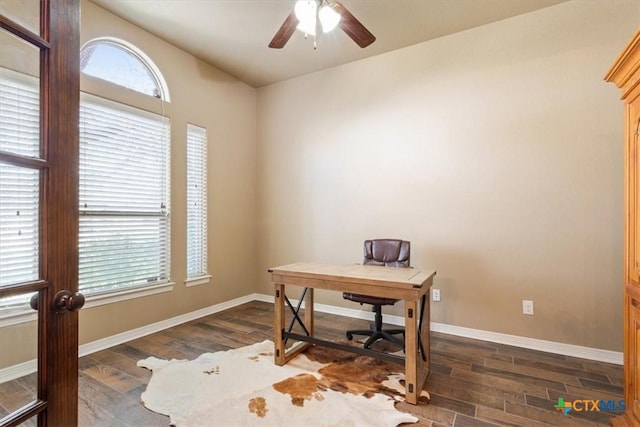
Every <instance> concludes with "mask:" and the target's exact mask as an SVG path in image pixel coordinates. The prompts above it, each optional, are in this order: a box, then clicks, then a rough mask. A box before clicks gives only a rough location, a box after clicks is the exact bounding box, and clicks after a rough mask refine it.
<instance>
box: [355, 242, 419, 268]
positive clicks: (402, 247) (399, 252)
mask: <svg viewBox="0 0 640 427" xmlns="http://www.w3.org/2000/svg"><path fill="white" fill-rule="evenodd" d="M410 255H411V242H408V241H406V240H398V239H372V240H365V241H364V261H362V263H363V264H369V265H383V266H385V267H409V266H410V265H411V264H410Z"/></svg>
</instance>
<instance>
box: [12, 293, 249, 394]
mask: <svg viewBox="0 0 640 427" xmlns="http://www.w3.org/2000/svg"><path fill="white" fill-rule="evenodd" d="M256 299H257V298H256V297H255V294H250V295H245V296H244V297H240V298H235V299H232V300H230V301H225V302H222V303H220V304H215V305H212V306H209V307H205V308H203V309H200V310H196V311H192V312H191V313H186V314H182V315H180V316H176V317H172V318H170V319H165V320H161V321H160V322H156V323H152V324H150V325H146V326H142V327H140V328H136V329H132V330H130V331H127V332H123V333H120V334H116V335H112V336H110V337H107V338H103V339H99V340H97V341H92V342H90V343H87V344H82V345H81V346H80V347H79V348H78V355H79V356H80V357H82V356H86V355H88V354H91V353H95V352H97V351H100V350H105V349H107V348H110V347H114V346H116V345H118V344H123V343H125V342H128V341H131V340H134V339H136V338H141V337H144V336H146V335H150V334H153V333H155V332H159V331H162V330H165V329H168V328H171V327H173V326H177V325H181V324H183V323H186V322H189V321H191V320H195V319H199V318H200V317H204V316H208V315H210V314H214V313H218V312H220V311H223V310H226V309H229V308H232V307H235V306H238V305H241V304H244V303H247V302H250V301H254V300H256ZM36 370H37V361H36V359H33V360H29V361H27V362H23V363H19V364H17V365H12V366H9V367H8V368H4V369H0V384H2V383H4V382H7V381H11V380H14V379H16V378H20V377H22V376H25V375H28V374H31V373H33V372H36Z"/></svg>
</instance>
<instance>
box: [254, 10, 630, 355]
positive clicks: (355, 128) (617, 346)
mask: <svg viewBox="0 0 640 427" xmlns="http://www.w3.org/2000/svg"><path fill="white" fill-rule="evenodd" d="M639 7H640V3H638V2H633V1H615V2H611V1H589V2H586V1H576V2H570V3H567V4H561V5H559V6H555V7H551V8H547V9H543V10H540V11H537V12H534V13H530V14H527V15H524V16H520V17H516V18H512V19H508V20H505V21H501V22H498V23H494V24H491V25H487V26H484V27H481V28H477V29H473V30H469V31H465V32H462V33H458V34H454V35H451V36H447V37H443V38H440V39H437V40H434V41H431V42H427V43H423V44H418V45H415V46H412V47H408V48H405V49H402V50H398V51H394V52H391V53H387V54H384V55H380V56H377V57H373V58H369V59H366V60H362V61H359V62H356V63H352V64H348V65H345V66H341V67H337V68H333V69H329V70H325V71H321V72H318V73H315V74H311V75H307V76H303V77H300V78H296V79H293V80H289V81H286V82H281V83H278V84H274V85H271V86H267V87H264V88H261V89H259V90H258V98H257V101H258V106H257V112H258V144H257V149H258V155H257V159H258V171H257V177H258V189H257V192H258V244H259V246H258V279H259V281H260V288H259V289H260V291H261V292H264V293H269V294H270V293H271V292H270V290H271V288H270V286H269V277H268V275H267V274H266V273H265V271H266V269H267V268H268V267H270V266H275V265H278V264H283V263H290V262H295V261H327V262H346V263H348V262H360V261H361V251H362V249H361V248H362V241H363V240H364V239H366V238H373V237H398V238H403V239H408V240H411V242H412V264H413V265H415V266H418V267H422V268H434V269H436V270H437V272H438V274H437V276H436V281H435V285H434V287H437V288H440V289H441V293H442V302H440V303H434V304H433V305H432V307H433V313H432V321H434V322H442V323H446V324H451V325H457V326H462V327H470V328H477V329H481V330H487V331H494V332H500V333H506V334H514V335H520V336H525V337H531V338H537V339H545V340H551V341H558V342H563V343H569V344H576V345H581V346H588V347H594V348H602V349H609V350H617V351H621V350H622V339H621V337H622V312H621V295H622V250H621V248H622V132H621V130H622V105H621V102H620V101H619V100H618V91H617V89H616V88H615V87H614V86H613V85H610V84H606V83H605V82H604V81H603V76H604V74H605V72H606V71H607V70H608V68H609V66H610V65H611V64H612V63H613V61H614V60H615V58H616V57H617V55H618V53H619V52H620V51H621V50H622V48H623V47H624V45H625V44H626V43H627V41H628V40H629V39H630V38H631V36H632V35H633V34H634V32H635V30H636V27H637V25H638V13H639ZM522 299H532V300H534V303H535V315H534V316H525V315H523V314H521V312H522V303H521V301H522ZM318 300H319V302H323V303H330V304H340V305H344V306H347V307H350V308H358V307H359V306H357V305H355V304H353V303H345V302H343V301H342V300H341V298H340V295H339V294H337V293H334V294H323V295H322V296H321V297H320V298H318ZM393 312H395V313H397V314H399V313H401V311H400V310H399V309H398V307H395V308H394V310H393Z"/></svg>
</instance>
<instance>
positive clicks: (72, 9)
mask: <svg viewBox="0 0 640 427" xmlns="http://www.w3.org/2000/svg"><path fill="white" fill-rule="evenodd" d="M45 1H48V2H49V3H50V5H49V6H50V7H49V8H48V9H49V34H44V36H45V38H47V39H48V40H49V43H50V49H48V51H47V52H48V53H43V56H42V59H41V61H42V65H41V66H42V67H43V68H44V69H47V70H48V75H47V78H43V79H42V86H43V87H41V89H44V91H43V92H42V93H43V96H45V97H46V99H45V103H47V104H48V108H47V111H48V115H47V117H43V126H42V129H44V130H45V131H48V135H44V136H43V137H44V141H45V144H44V147H45V153H43V154H44V157H45V159H47V161H48V162H49V168H48V171H47V172H46V174H47V176H46V177H45V179H44V181H45V185H44V192H45V193H44V202H45V203H44V206H45V211H46V213H45V216H44V218H43V219H44V221H43V223H44V224H45V229H44V230H42V231H43V233H42V234H41V235H42V238H43V241H42V244H43V245H45V246H44V250H43V253H44V254H45V256H46V257H45V258H44V259H43V260H42V267H43V270H44V271H43V272H44V273H45V275H44V276H43V277H46V278H47V280H48V281H49V288H48V289H47V290H45V291H43V292H44V293H45V294H47V295H46V296H44V295H41V296H44V298H42V300H41V301H46V302H47V304H41V308H40V309H41V310H42V311H41V312H40V313H39V316H38V318H39V324H38V344H39V350H38V353H39V355H42V354H46V355H47V356H46V357H45V358H43V357H39V358H38V389H39V390H44V392H45V395H43V396H38V398H39V399H43V400H45V401H46V402H47V409H46V413H45V414H44V415H45V416H44V417H43V416H41V417H39V422H38V424H39V425H52V426H76V425H77V424H78V313H77V312H63V313H55V312H54V311H55V310H54V304H53V301H54V297H55V295H56V294H57V293H58V292H60V291H62V290H70V291H71V292H75V291H77V290H78V230H79V228H78V203H79V195H78V188H79V169H78V168H79V157H80V154H79V153H80V150H79V138H80V137H79V135H80V133H79V122H80V113H79V109H80V0H45ZM43 52H45V51H43ZM40 346H44V347H45V348H41V347H40ZM42 418H45V419H46V421H44V420H42Z"/></svg>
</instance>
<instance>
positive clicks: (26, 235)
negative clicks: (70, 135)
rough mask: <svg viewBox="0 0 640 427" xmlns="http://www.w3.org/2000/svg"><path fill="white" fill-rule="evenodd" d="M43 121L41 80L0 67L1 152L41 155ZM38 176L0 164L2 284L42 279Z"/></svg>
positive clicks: (10, 300)
mask: <svg viewBox="0 0 640 427" xmlns="http://www.w3.org/2000/svg"><path fill="white" fill-rule="evenodd" d="M39 124H40V105H39V90H38V79H36V78H34V77H30V76H23V75H20V74H18V73H15V72H12V71H10V70H7V69H0V151H4V152H8V153H12V154H17V155H22V156H29V157H39V154H40V126H39ZM39 180H40V172H39V171H37V170H33V169H29V168H24V167H18V166H13V165H10V164H5V163H0V286H6V285H10V284H15V283H20V282H26V281H30V280H36V279H38V278H39V256H38V255H39V215H40V191H39V188H40V185H39ZM27 298H28V296H25V295H20V296H16V297H9V298H4V299H3V300H2V301H1V302H0V306H6V305H9V304H13V303H16V302H18V301H20V302H22V301H24V300H26V299H27Z"/></svg>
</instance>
